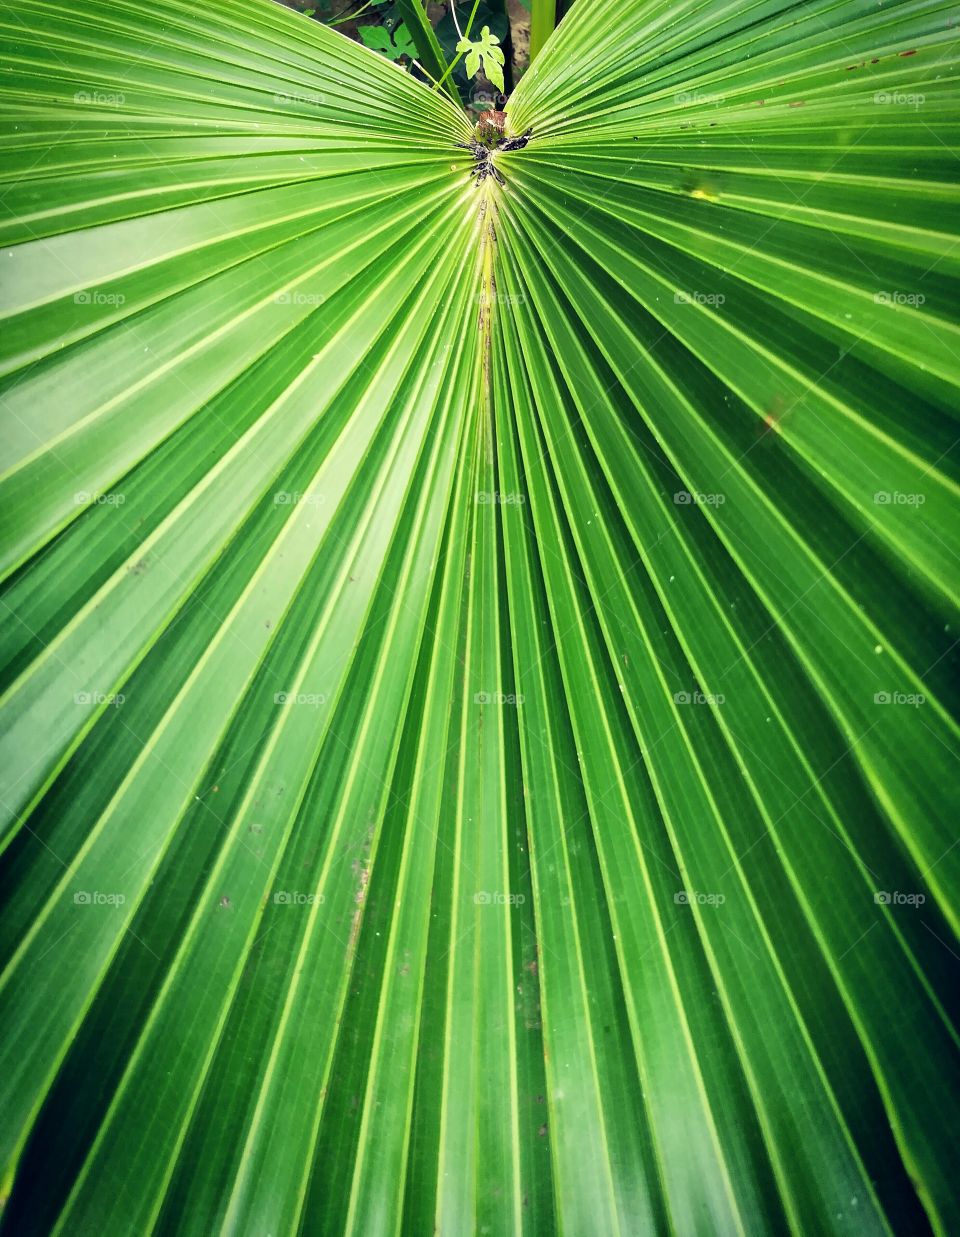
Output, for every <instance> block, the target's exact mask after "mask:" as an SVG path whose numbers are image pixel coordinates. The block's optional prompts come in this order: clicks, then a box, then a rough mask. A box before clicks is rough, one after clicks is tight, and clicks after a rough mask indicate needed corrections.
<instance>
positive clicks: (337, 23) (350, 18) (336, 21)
mask: <svg viewBox="0 0 960 1237" xmlns="http://www.w3.org/2000/svg"><path fill="white" fill-rule="evenodd" d="M376 3H377V0H367V2H366V4H361V5H360V7H359V8H358V9H354V11H353V12H352V13H344V14H343V15H342V16H340V17H337V18H335V19H334V20H333V21H325V22H324V23H323V24H324V25H325V26H342V25H343V24H344V22H348V21H353V19H354V18H355V17H359V16H360V14H361V13H365V12H366V11H367V9H368V8H370V6H371V5H373V4H376Z"/></svg>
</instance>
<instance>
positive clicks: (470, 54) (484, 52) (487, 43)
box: [457, 26, 503, 90]
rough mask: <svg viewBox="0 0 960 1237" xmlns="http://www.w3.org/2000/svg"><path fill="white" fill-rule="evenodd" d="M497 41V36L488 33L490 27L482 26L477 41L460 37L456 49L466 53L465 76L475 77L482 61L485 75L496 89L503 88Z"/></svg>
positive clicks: (500, 52)
mask: <svg viewBox="0 0 960 1237" xmlns="http://www.w3.org/2000/svg"><path fill="white" fill-rule="evenodd" d="M499 42H500V40H499V39H498V38H497V36H496V35H495V34H491V33H490V27H489V26H484V27H483V29H482V30H481V31H480V38H479V40H478V41H477V42H474V41H473V39H461V40H460V42H459V43H458V44H457V51H458V52H465V53H466V56H467V64H466V67H467V77H475V76H476V74H477V72H478V70H479V69H480V65H481V62H482V64H483V71H484V73H485V75H486V76H487V77H488V78H489V79H490V81H491V82H492V83H493V85H494V86H496V87H497V89H498V90H503V52H502V51H501V50H500V48H499V46H498V44H499Z"/></svg>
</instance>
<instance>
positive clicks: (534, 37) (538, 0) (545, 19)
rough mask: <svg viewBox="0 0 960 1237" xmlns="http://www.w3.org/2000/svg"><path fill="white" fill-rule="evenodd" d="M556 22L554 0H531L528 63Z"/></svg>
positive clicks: (536, 53) (538, 50)
mask: <svg viewBox="0 0 960 1237" xmlns="http://www.w3.org/2000/svg"><path fill="white" fill-rule="evenodd" d="M556 24H557V2H556V0H533V3H532V5H531V9H530V63H531V64H533V61H534V58H535V57H536V56H538V55H539V54H540V49H541V48H542V47H543V45H544V43H546V41H547V39H549V37H550V35H551V34H552V33H553V29H554V27H555V26H556Z"/></svg>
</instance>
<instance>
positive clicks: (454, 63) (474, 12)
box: [434, 0, 480, 90]
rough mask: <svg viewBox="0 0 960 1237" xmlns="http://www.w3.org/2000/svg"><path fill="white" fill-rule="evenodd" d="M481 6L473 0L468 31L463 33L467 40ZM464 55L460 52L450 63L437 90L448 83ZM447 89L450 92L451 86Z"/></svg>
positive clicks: (476, 0) (477, 1)
mask: <svg viewBox="0 0 960 1237" xmlns="http://www.w3.org/2000/svg"><path fill="white" fill-rule="evenodd" d="M479 4H480V0H473V8H472V9H471V10H470V20H469V21H468V22H467V28H466V30H464V32H463V37H464V38H465V39H469V37H470V31H471V30H472V29H473V19H474V18H475V17H476V15H477V8H478V7H479ZM464 54H465V53H464V52H458V53H457V54H456V56H455V57H454V58H453V60H451V61H450V63H449V64H448V65H447V68H446V71H445V72H444V74H443V77H441V78H440V80H439V82H437V84H436V86H435V87H434V89H435V90H439V89H440V87H441V86H443V85H444V84H445V83H446V80H447V78H448V77H449V76H450V74H451V73H452V72H453V70H454V69H455V68H456V67H457V65H458V64H459V63H460V61H461V60H462V59H463V57H464ZM447 89H448V90H449V89H450V88H449V86H448V87H447Z"/></svg>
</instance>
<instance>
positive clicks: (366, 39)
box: [357, 22, 417, 60]
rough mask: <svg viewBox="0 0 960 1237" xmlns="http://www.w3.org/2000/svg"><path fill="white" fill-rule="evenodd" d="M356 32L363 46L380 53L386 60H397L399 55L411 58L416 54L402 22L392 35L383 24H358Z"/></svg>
mask: <svg viewBox="0 0 960 1237" xmlns="http://www.w3.org/2000/svg"><path fill="white" fill-rule="evenodd" d="M357 33H358V34H359V35H360V38H361V40H362V42H363V43H364V44H365V46H367V47H369V48H371V49H372V50H373V51H375V52H380V53H382V55H384V56H386V58H387V59H388V60H399V59H400V57H401V56H409V57H410V59H411V60H412V59H413V58H414V57H415V56H416V54H417V49H416V48H415V47H414V45H413V39H411V37H410V34H409V31H408V30H407V27H406V26H405V25H404V24H403V23H402V22H401V23H400V25H399V26H397V28H396V30H394V32H393V36H392V37H391V35H390V31H389V30H387V29H386V27H385V26H358V27H357Z"/></svg>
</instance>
